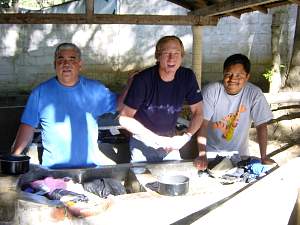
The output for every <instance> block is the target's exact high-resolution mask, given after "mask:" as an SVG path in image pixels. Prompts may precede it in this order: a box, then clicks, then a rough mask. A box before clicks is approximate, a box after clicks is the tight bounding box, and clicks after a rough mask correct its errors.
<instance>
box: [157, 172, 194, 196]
mask: <svg viewBox="0 0 300 225" xmlns="http://www.w3.org/2000/svg"><path fill="white" fill-rule="evenodd" d="M188 190H189V178H188V177H186V176H182V175H174V176H168V175H166V176H161V177H159V178H158V193H159V194H162V195H170V196H177V195H184V194H186V193H187V192H188Z"/></svg>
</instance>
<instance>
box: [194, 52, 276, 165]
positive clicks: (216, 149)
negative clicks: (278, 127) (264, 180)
mask: <svg viewBox="0 0 300 225" xmlns="http://www.w3.org/2000/svg"><path fill="white" fill-rule="evenodd" d="M223 72H224V77H223V82H222V81H220V82H215V83H211V84H208V85H206V86H205V87H204V88H203V89H202V95H203V103H204V107H203V114H204V116H203V117H204V120H203V123H202V126H201V128H200V130H199V132H198V138H197V139H198V140H197V141H198V149H199V156H198V157H197V158H196V159H195V166H196V167H197V168H198V169H205V168H206V167H207V154H210V153H214V154H210V155H214V156H215V155H216V154H221V155H222V154H225V155H232V154H234V153H238V154H239V155H240V156H248V155H249V150H248V136H249V129H250V126H251V123H252V121H253V122H254V125H255V127H256V131H257V141H258V144H259V148H260V155H261V161H262V163H264V164H271V163H274V161H273V160H272V159H270V158H268V157H267V156H266V149H267V137H268V131H267V122H268V121H269V120H271V119H272V118H273V115H272V112H271V110H270V108H269V105H268V103H267V101H266V98H265V97H264V95H263V93H262V91H261V90H260V89H259V88H258V87H257V86H255V85H253V84H251V83H249V82H248V80H249V78H250V61H249V59H248V58H247V57H246V56H245V55H242V54H235V55H231V56H229V57H228V58H227V59H226V60H225V62H224V68H223Z"/></svg>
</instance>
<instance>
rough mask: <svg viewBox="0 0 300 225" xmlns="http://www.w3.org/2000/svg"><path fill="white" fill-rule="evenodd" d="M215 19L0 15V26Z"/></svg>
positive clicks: (207, 19)
mask: <svg viewBox="0 0 300 225" xmlns="http://www.w3.org/2000/svg"><path fill="white" fill-rule="evenodd" d="M217 22H218V19H217V18H210V17H201V16H195V15H176V16H175V15H168V16H163V15H128V14H127V15H111V14H94V15H93V16H90V17H87V16H86V15H85V14H37V13H32V14H20V13H17V14H0V24H143V25H200V26H204V25H216V24H217Z"/></svg>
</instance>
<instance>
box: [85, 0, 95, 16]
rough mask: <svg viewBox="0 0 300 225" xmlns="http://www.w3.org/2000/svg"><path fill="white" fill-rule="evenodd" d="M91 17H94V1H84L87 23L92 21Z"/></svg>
mask: <svg viewBox="0 0 300 225" xmlns="http://www.w3.org/2000/svg"><path fill="white" fill-rule="evenodd" d="M93 15H94V0H86V16H87V21H91V20H93Z"/></svg>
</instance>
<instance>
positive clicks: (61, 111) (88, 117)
mask: <svg viewBox="0 0 300 225" xmlns="http://www.w3.org/2000/svg"><path fill="white" fill-rule="evenodd" d="M54 66H55V70H56V77H53V78H51V79H49V80H47V81H45V82H43V83H42V84H40V85H39V86H38V87H36V88H35V89H34V90H33V91H32V93H31V94H30V97H29V99H28V102H27V104H26V107H25V110H24V112H23V115H22V118H21V125H20V127H19V130H18V133H17V136H16V140H15V143H14V145H13V147H12V153H13V154H21V153H22V152H23V150H24V148H25V147H26V146H27V144H28V142H29V141H30V140H31V137H32V135H33V132H34V128H36V127H38V126H40V127H41V133H42V144H43V149H44V150H43V158H42V165H43V166H47V167H49V168H76V167H77V168H78V167H89V166H96V165H103V164H104V163H106V162H104V160H103V157H102V156H101V153H100V151H99V148H98V142H97V140H98V124H97V118H98V117H99V116H101V115H102V114H104V113H108V112H115V111H116V105H117V104H116V95H115V94H114V93H112V92H111V91H109V90H108V89H107V88H106V87H105V86H104V85H103V84H101V83H100V82H98V81H96V80H90V79H87V78H84V77H82V76H80V75H79V72H80V69H81V66H82V59H81V52H80V49H79V48H78V47H77V46H76V45H74V44H72V43H63V44H60V45H59V46H58V47H57V48H56V51H55V59H54Z"/></svg>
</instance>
